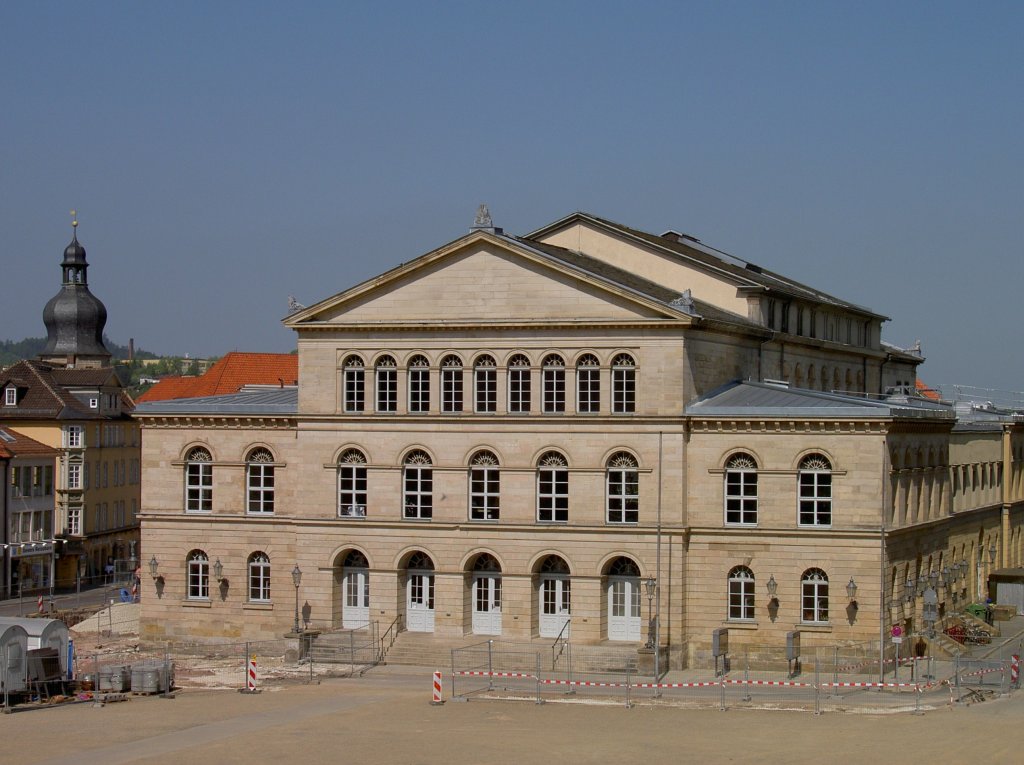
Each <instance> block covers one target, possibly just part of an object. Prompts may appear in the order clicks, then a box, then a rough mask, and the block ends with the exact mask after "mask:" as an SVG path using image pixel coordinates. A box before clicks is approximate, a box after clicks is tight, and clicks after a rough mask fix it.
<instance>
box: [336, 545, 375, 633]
mask: <svg viewBox="0 0 1024 765" xmlns="http://www.w3.org/2000/svg"><path fill="white" fill-rule="evenodd" d="M369 623H370V564H369V563H368V562H367V560H366V556H365V555H363V554H362V553H361V552H359V551H358V550H352V551H350V552H349V554H348V555H346V556H345V559H344V560H343V561H342V564H341V626H342V627H344V628H345V629H349V630H354V629H360V628H362V627H366V626H367V625H368V624H369Z"/></svg>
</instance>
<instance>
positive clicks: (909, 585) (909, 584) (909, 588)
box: [903, 575, 915, 605]
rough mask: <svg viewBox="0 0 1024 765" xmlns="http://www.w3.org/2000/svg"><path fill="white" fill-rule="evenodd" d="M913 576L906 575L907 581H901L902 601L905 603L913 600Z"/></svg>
mask: <svg viewBox="0 0 1024 765" xmlns="http://www.w3.org/2000/svg"><path fill="white" fill-rule="evenodd" d="M914 594H915V593H914V577H912V576H909V575H908V576H907V581H905V582H904V583H903V602H904V603H906V604H907V605H910V603H911V602H912V601H913V600H914Z"/></svg>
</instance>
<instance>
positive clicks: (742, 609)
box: [726, 566, 829, 624]
mask: <svg viewBox="0 0 1024 765" xmlns="http://www.w3.org/2000/svg"><path fill="white" fill-rule="evenodd" d="M755 584H756V579H755V577H754V572H753V571H752V570H751V569H750V568H748V567H747V566H736V567H734V568H732V569H731V570H730V571H729V574H728V577H727V579H726V588H727V601H726V613H727V615H728V618H729V620H730V621H754V620H755V619H756V618H757V612H758V595H757V591H756V588H755ZM777 586H778V583H777V582H776V581H775V577H774V575H773V576H771V577H769V580H768V581H767V582H766V583H765V584H764V586H763V587H764V589H763V593H764V594H763V602H764V603H765V605H766V606H767V607H768V608H769V609H776V610H777V609H779V608H781V607H782V606H781V603H780V599H779V598H777V597H776V591H777ZM799 588H800V589H799V592H800V602H799V608H800V621H801V622H802V623H804V624H826V623H828V620H829V611H828V609H829V581H828V574H826V573H825V572H824V571H822V570H821V569H820V568H810V569H807V570H806V571H804V573H803V574H802V575H801V576H800V580H799ZM774 617H775V614H773V618H774Z"/></svg>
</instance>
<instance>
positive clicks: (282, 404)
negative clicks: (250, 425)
mask: <svg viewBox="0 0 1024 765" xmlns="http://www.w3.org/2000/svg"><path fill="white" fill-rule="evenodd" d="M298 412H299V391H298V388H295V387H290V388H274V389H272V390H249V391H247V390H244V389H243V390H242V391H240V392H238V393H229V394H227V395H224V396H204V397H201V398H176V399H167V400H166V401H146V402H143V403H141V404H137V405H136V406H135V411H134V412H133V414H134V415H136V416H143V417H146V416H152V415H200V416H202V415H206V416H211V415H221V414H227V415H234V414H243V415H249V416H261V415H266V416H288V415H295V414H298Z"/></svg>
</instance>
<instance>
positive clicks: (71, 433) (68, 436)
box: [64, 425, 85, 449]
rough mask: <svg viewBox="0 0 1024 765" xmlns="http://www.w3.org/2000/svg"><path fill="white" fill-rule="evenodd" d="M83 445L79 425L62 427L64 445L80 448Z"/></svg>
mask: <svg viewBox="0 0 1024 765" xmlns="http://www.w3.org/2000/svg"><path fill="white" fill-rule="evenodd" d="M84 445H85V444H83V443H82V426H81V425H68V426H67V427H65V428H64V446H66V447H67V448H69V449H81V448H82V447H83V446H84Z"/></svg>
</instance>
